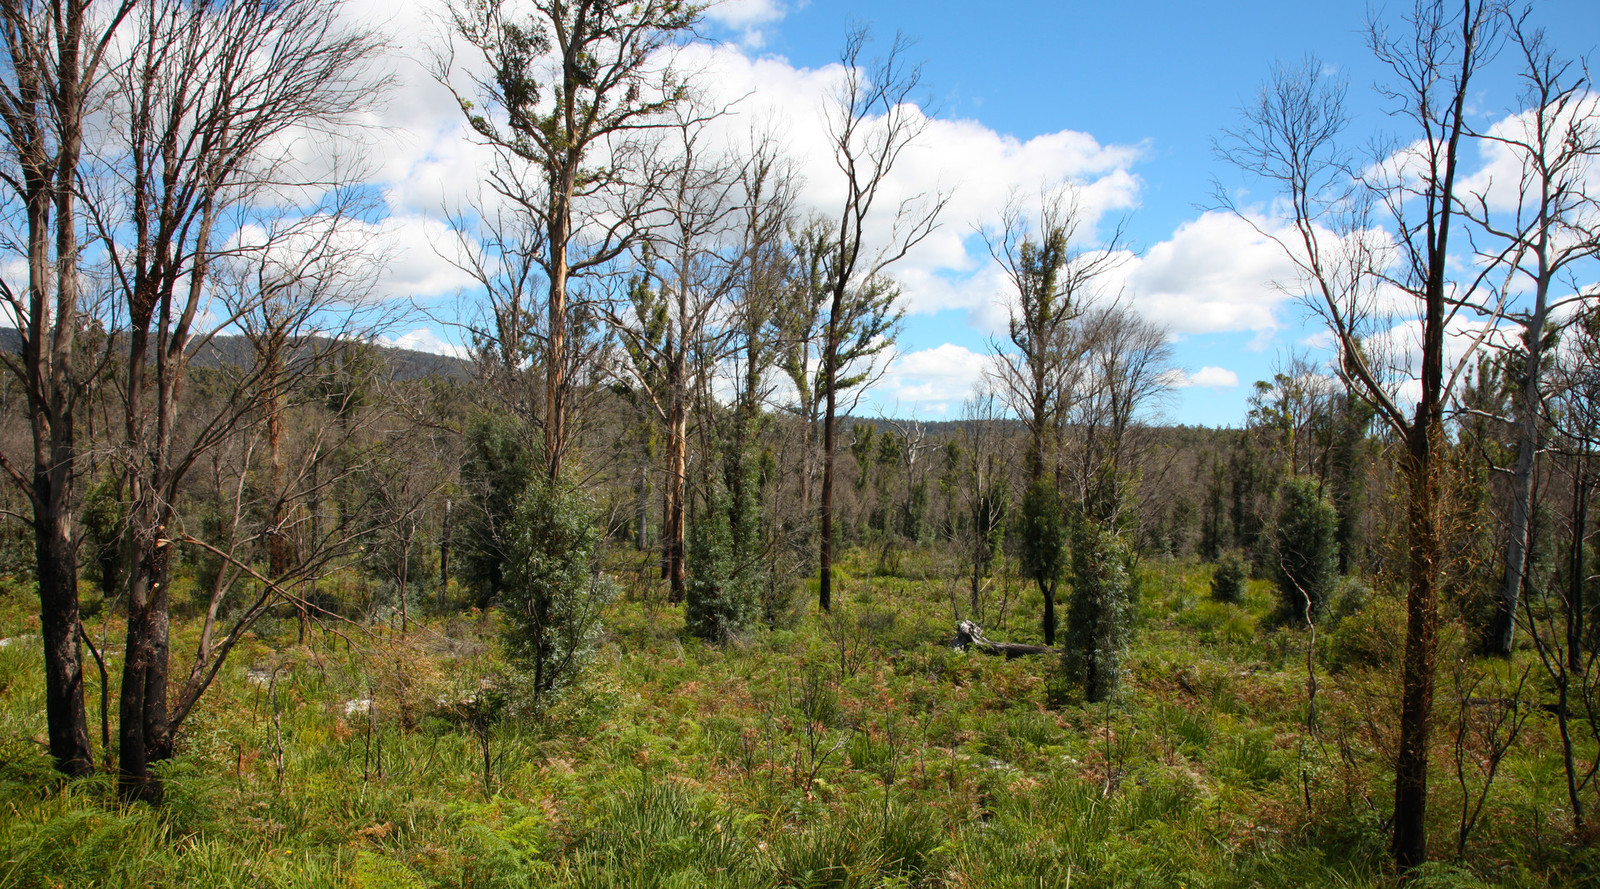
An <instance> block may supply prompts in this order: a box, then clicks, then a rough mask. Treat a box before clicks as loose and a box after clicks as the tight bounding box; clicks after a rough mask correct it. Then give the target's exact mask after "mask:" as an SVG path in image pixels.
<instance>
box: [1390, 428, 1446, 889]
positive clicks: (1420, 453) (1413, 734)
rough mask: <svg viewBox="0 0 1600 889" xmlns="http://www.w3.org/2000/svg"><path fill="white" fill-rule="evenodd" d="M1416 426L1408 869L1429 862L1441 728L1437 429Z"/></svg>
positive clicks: (1400, 847)
mask: <svg viewBox="0 0 1600 889" xmlns="http://www.w3.org/2000/svg"><path fill="white" fill-rule="evenodd" d="M1436 430H1437V427H1436V426H1433V424H1431V423H1427V422H1423V421H1420V419H1419V422H1418V423H1417V424H1416V425H1415V426H1413V427H1412V429H1411V430H1410V433H1411V434H1410V435H1409V436H1408V440H1407V443H1406V444H1407V449H1406V450H1407V452H1406V455H1405V458H1404V463H1403V465H1402V469H1403V472H1404V473H1405V477H1406V483H1407V487H1408V489H1409V493H1410V498H1409V503H1408V505H1407V508H1406V513H1407V514H1406V521H1407V524H1408V528H1409V530H1408V534H1407V537H1408V538H1409V546H1410V548H1409V556H1408V562H1407V565H1408V568H1407V572H1408V574H1409V576H1410V577H1409V583H1410V590H1409V591H1408V594H1407V596H1406V649H1405V660H1404V666H1403V675H1402V680H1401V698H1400V749H1399V752H1398V754H1397V756H1396V758H1395V776H1394V783H1395V791H1394V844H1393V845H1394V854H1395V861H1396V863H1397V864H1398V865H1399V866H1400V868H1401V869H1402V870H1408V869H1410V868H1412V867H1414V866H1416V865H1418V864H1421V863H1423V862H1424V861H1427V859H1428V834H1427V817H1426V816H1427V803H1428V744H1429V738H1430V736H1431V729H1432V726H1433V719H1432V714H1433V680H1434V669H1435V666H1436V664H1435V661H1436V654H1437V648H1438V625H1439V614H1438V601H1437V593H1438V590H1437V586H1438V564H1439V552H1438V526H1437V515H1436V512H1435V500H1436V498H1437V496H1438V491H1437V488H1438V485H1437V480H1436V479H1435V478H1434V467H1433V460H1432V444H1433V442H1432V441H1431V437H1432V436H1431V434H1430V433H1434V432H1436Z"/></svg>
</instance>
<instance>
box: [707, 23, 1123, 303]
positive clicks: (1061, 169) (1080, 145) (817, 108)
mask: <svg viewBox="0 0 1600 889" xmlns="http://www.w3.org/2000/svg"><path fill="white" fill-rule="evenodd" d="M680 64H681V66H682V68H683V69H684V70H690V71H700V72H702V73H701V75H700V77H699V78H698V81H699V83H700V85H701V87H702V88H703V89H705V90H706V91H707V92H708V93H709V94H710V95H709V99H710V101H711V102H712V103H713V104H716V103H719V102H722V103H728V102H733V103H736V104H734V105H733V113H731V114H729V115H727V116H725V117H723V118H722V119H720V120H719V121H718V124H717V126H718V127H719V128H720V129H721V135H722V136H723V137H724V138H725V139H727V140H729V141H731V142H736V141H740V140H742V139H744V138H745V137H746V135H747V134H748V132H749V131H750V130H751V129H752V128H755V129H757V130H760V129H764V128H769V127H770V128H771V129H773V130H774V132H773V135H774V136H775V137H776V138H777V139H778V140H779V142H780V143H781V144H782V145H783V146H784V147H785V149H786V151H787V152H788V153H789V155H790V157H792V158H793V159H794V161H795V163H796V164H797V166H798V170H799V173H800V174H801V175H802V176H803V183H802V185H801V188H800V192H799V199H800V204H801V207H802V210H805V211H811V212H817V213H821V214H823V215H826V216H830V217H831V216H833V215H834V214H835V213H836V212H837V210H838V207H839V206H840V204H841V202H842V200H843V197H844V189H845V183H844V179H843V177H842V174H841V173H840V172H839V169H838V167H837V166H836V164H835V161H834V156H833V151H832V146H831V143H830V141H829V138H828V132H827V121H826V118H825V113H826V109H827V100H828V98H829V96H830V95H831V94H832V91H833V90H834V88H835V87H836V85H837V84H838V83H839V82H840V81H841V79H842V78H843V77H844V75H845V69H844V67H843V66H842V65H838V64H832V65H825V66H822V67H818V68H803V67H796V66H794V65H792V64H790V63H789V62H788V61H787V60H785V59H780V58H770V57H764V58H763V57H753V56H751V55H749V54H747V53H745V52H743V51H741V50H739V49H738V48H736V47H731V46H726V45H724V46H707V45H696V46H692V47H689V48H688V49H687V50H686V51H685V52H684V54H683V56H682V57H681V58H680ZM911 112H912V113H913V114H921V110H920V109H915V108H913V109H911ZM1142 150H1143V149H1142V147H1141V146H1137V145H1104V144H1102V143H1100V142H1099V141H1098V140H1097V139H1095V138H1094V137H1093V136H1091V135H1089V134H1087V133H1081V132H1075V131H1071V130H1062V131H1059V132H1055V133H1046V134H1043V135H1040V136H1036V137H1034V138H1031V139H1027V140H1022V139H1018V138H1017V137H1015V136H1011V135H1008V134H1004V133H999V132H996V131H995V130H993V129H990V128H988V127H986V126H984V125H983V124H982V123H980V122H978V121H973V120H943V119H937V118H935V119H932V120H928V121H927V122H926V129H925V130H924V131H923V133H922V135H921V137H920V138H919V139H918V140H917V142H916V143H915V144H913V145H912V146H911V147H909V148H908V149H907V150H906V151H905V152H904V153H903V154H902V155H901V157H900V158H899V161H898V163H897V164H896V165H895V167H894V168H893V170H892V171H891V173H890V175H889V176H888V177H887V178H886V179H885V181H884V183H883V188H882V192H881V193H880V194H879V196H878V200H877V211H876V212H875V213H874V215H873V217H872V218H871V219H869V221H868V223H867V227H866V228H867V241H868V247H869V249H878V248H881V247H883V246H885V245H887V244H888V243H890V241H891V230H892V225H893V216H894V208H897V207H899V206H900V205H901V204H902V203H903V202H907V201H911V202H915V201H916V200H917V199H918V198H919V197H923V198H928V197H931V196H933V195H935V194H939V193H945V194H947V195H948V197H949V203H948V204H947V206H946V207H945V211H944V213H943V214H942V216H941V217H940V227H939V229H938V230H937V231H935V232H934V233H933V234H932V235H930V236H929V237H928V238H926V239H925V240H923V241H922V242H921V243H920V244H918V245H917V246H916V247H915V248H914V249H913V250H912V251H911V252H910V253H909V254H908V255H907V256H906V257H905V258H904V259H903V260H901V261H900V262H899V263H898V264H896V265H895V266H894V267H893V268H892V269H891V272H892V274H893V275H894V276H895V277H896V278H897V279H898V280H900V282H901V283H902V285H903V288H904V291H903V298H904V303H903V305H904V306H905V308H906V310H907V311H908V312H911V313H927V312H937V311H942V310H946V309H952V308H955V309H966V310H969V311H973V312H981V311H983V310H984V307H985V304H986V303H988V302H990V301H991V300H992V299H993V298H994V296H995V295H996V294H997V292H998V288H996V287H994V286H990V285H992V284H994V283H996V282H995V281H994V280H993V278H994V274H993V270H991V269H990V268H989V266H990V265H991V261H990V259H989V257H988V255H987V252H986V251H985V250H984V248H983V246H982V243H981V241H980V240H979V239H978V238H977V237H976V236H975V235H974V234H973V233H974V231H975V230H976V229H978V228H979V227H982V226H986V225H992V224H994V223H995V222H996V221H997V220H998V219H999V217H1000V214H1001V212H1002V210H1003V209H1004V208H1005V206H1006V204H1007V202H1008V201H1009V200H1011V198H1012V196H1013V194H1016V193H1019V192H1020V193H1023V194H1027V193H1030V192H1036V191H1038V190H1039V189H1040V188H1041V187H1045V186H1047V185H1051V184H1054V183H1057V182H1060V181H1062V180H1073V181H1076V182H1078V183H1079V185H1080V188H1081V196H1080V203H1079V207H1080V211H1081V213H1082V214H1083V220H1084V223H1083V225H1082V226H1081V231H1084V232H1094V231H1095V230H1096V229H1097V228H1098V225H1099V223H1100V221H1101V220H1102V219H1103V218H1105V217H1106V216H1107V215H1108V214H1116V213H1120V212H1123V211H1127V210H1131V209H1132V208H1134V207H1135V206H1136V205H1137V204H1138V199H1139V190H1140V186H1141V183H1140V180H1139V178H1138V177H1137V176H1136V175H1135V174H1134V173H1133V171H1132V167H1133V165H1134V164H1135V162H1136V161H1137V160H1138V159H1139V157H1140V154H1141V152H1142ZM973 276H978V277H977V278H976V279H974V278H973Z"/></svg>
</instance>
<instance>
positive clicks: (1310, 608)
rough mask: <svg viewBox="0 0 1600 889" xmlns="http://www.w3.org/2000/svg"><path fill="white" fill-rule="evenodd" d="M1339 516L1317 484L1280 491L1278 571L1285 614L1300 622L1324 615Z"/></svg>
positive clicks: (1302, 481)
mask: <svg viewBox="0 0 1600 889" xmlns="http://www.w3.org/2000/svg"><path fill="white" fill-rule="evenodd" d="M1338 526H1339V514H1338V512H1336V511H1335V510H1334V508H1333V504H1331V503H1329V502H1328V501H1327V499H1326V498H1324V497H1323V496H1322V492H1321V490H1320V489H1319V487H1318V485H1317V483H1316V481H1314V480H1312V479H1309V478H1293V479H1290V480H1288V481H1286V482H1284V483H1283V487H1282V488H1281V489H1279V491H1278V524H1277V528H1276V529H1275V531H1274V533H1273V545H1274V548H1275V550H1276V553H1275V556H1276V564H1275V565H1274V573H1275V575H1276V578H1277V581H1278V593H1279V595H1280V596H1281V597H1282V600H1283V614H1284V616H1285V617H1286V618H1292V619H1294V620H1296V621H1299V622H1302V623H1303V622H1305V621H1306V620H1310V619H1314V618H1317V617H1320V616H1321V615H1322V612H1323V611H1324V610H1326V607H1327V599H1328V591H1329V589H1330V588H1331V587H1332V585H1333V581H1334V579H1335V578H1336V577H1337V576H1338V570H1339V541H1338V537H1337V532H1338Z"/></svg>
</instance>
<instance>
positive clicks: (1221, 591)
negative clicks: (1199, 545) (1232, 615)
mask: <svg viewBox="0 0 1600 889" xmlns="http://www.w3.org/2000/svg"><path fill="white" fill-rule="evenodd" d="M1249 577H1250V566H1249V564H1248V563H1246V562H1245V560H1244V556H1242V555H1240V554H1239V551H1238V550H1232V549H1230V550H1228V551H1227V552H1225V553H1223V554H1222V556H1221V557H1220V558H1218V559H1217V567H1216V568H1215V569H1214V570H1213V571H1212V572H1211V598H1213V599H1215V600H1217V601H1218V602H1226V603H1228V604H1230V605H1238V604H1239V603H1240V602H1243V601H1244V584H1245V581H1246V580H1247V579H1249Z"/></svg>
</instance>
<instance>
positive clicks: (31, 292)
mask: <svg viewBox="0 0 1600 889" xmlns="http://www.w3.org/2000/svg"><path fill="white" fill-rule="evenodd" d="M134 6H135V3H134V2H133V0H120V2H117V3H112V4H96V3H91V2H89V0H64V2H57V3H54V4H41V3H31V2H25V0H6V2H3V3H0V40H3V41H4V44H5V45H4V49H3V50H0V53H3V55H0V60H3V61H0V145H3V146H4V151H3V152H0V153H3V155H4V158H3V160H0V205H3V206H4V212H3V213H0V216H3V218H4V219H5V220H6V221H5V223H4V230H3V233H0V243H3V244H4V246H5V248H6V249H7V250H9V251H12V252H14V253H16V254H20V255H21V256H23V257H26V261H27V281H26V284H25V285H23V286H20V287H19V286H16V285H17V284H20V282H13V281H9V280H4V279H0V304H3V305H4V307H5V309H6V311H7V312H8V313H9V314H10V323H11V324H12V325H13V326H15V327H16V329H17V335H18V339H19V340H20V348H18V349H17V351H16V352H15V353H7V354H5V355H3V356H0V366H3V367H4V368H5V371H6V372H7V373H9V374H10V375H11V376H13V377H14V378H15V379H16V380H17V382H18V383H19V384H20V388H21V390H22V392H23V394H24V397H25V398H26V401H27V412H28V421H27V422H28V430H29V432H30V433H31V438H32V453H31V454H30V455H29V457H28V459H27V460H26V461H23V460H21V459H12V458H11V457H9V456H7V455H5V454H3V453H0V469H3V470H4V472H5V475H6V476H7V477H8V478H9V479H10V480H11V481H12V483H14V484H15V485H16V487H17V488H18V489H19V490H20V491H21V492H22V493H23V495H24V496H26V498H27V500H28V503H29V506H30V507H31V508H32V518H31V525H32V532H33V543H34V558H35V562H36V567H37V576H38V588H39V628H40V636H41V637H42V640H43V643H44V663H45V708H44V709H45V721H46V724H47V727H48V734H49V744H50V756H51V758H52V759H53V760H54V761H55V765H56V768H58V769H60V770H61V771H62V772H65V773H67V774H69V775H83V774H87V773H88V772H90V771H91V770H92V769H93V765H94V757H93V754H92V753H91V751H90V749H89V734H88V728H87V724H86V722H85V718H84V709H83V667H82V656H81V649H80V647H79V638H80V636H81V635H82V630H81V627H80V623H79V617H78V557H77V547H76V542H75V541H74V539H73V514H72V512H73V489H74V483H75V481H76V475H77V472H78V469H77V459H78V450H79V445H78V433H77V430H76V427H75V419H76V416H77V415H78V414H79V413H80V409H81V404H80V401H81V397H82V394H83V386H82V381H83V379H84V377H85V375H86V374H85V365H86V364H87V365H92V364H94V363H95V358H94V357H93V356H91V357H90V360H89V361H88V362H83V361H82V357H83V351H84V350H83V348H82V345H83V343H82V342H81V340H80V338H86V337H88V336H89V335H90V334H91V333H92V332H93V326H94V324H95V321H96V319H95V318H94V317H93V316H94V314H95V313H94V312H93V311H92V310H90V309H89V308H88V307H87V306H86V305H85V300H86V295H85V292H84V287H83V283H82V280H83V279H82V275H81V272H80V268H79V267H80V264H81V262H82V258H81V254H80V242H81V240H82V234H81V229H82V227H83V224H84V220H83V214H82V212H81V208H80V206H79V204H78V199H79V195H80V194H81V192H82V182H81V179H82V164H83V160H84V151H85V129H86V124H87V122H88V119H89V117H90V116H91V115H92V114H93V113H94V111H95V110H96V107H97V103H98V102H99V101H101V99H102V95H101V89H100V85H101V82H102V80H103V78H104V76H105V72H106V68H107V66H108V65H109V64H111V62H110V61H108V59H109V56H108V52H109V51H110V48H111V44H112V42H113V40H114V38H115V35H116V33H117V30H118V28H119V27H120V26H121V24H122V22H123V20H124V19H126V18H127V16H128V14H129V12H131V11H132V9H133V7H134ZM90 373H92V371H91V372H90Z"/></svg>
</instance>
